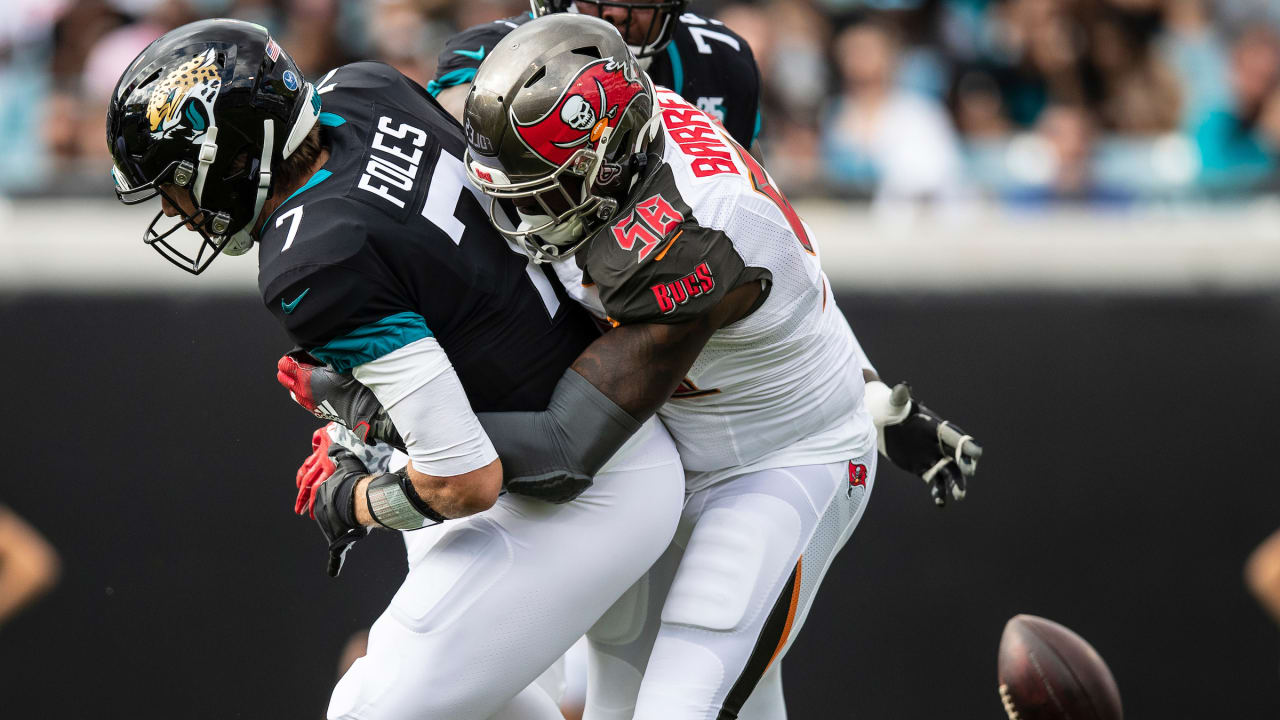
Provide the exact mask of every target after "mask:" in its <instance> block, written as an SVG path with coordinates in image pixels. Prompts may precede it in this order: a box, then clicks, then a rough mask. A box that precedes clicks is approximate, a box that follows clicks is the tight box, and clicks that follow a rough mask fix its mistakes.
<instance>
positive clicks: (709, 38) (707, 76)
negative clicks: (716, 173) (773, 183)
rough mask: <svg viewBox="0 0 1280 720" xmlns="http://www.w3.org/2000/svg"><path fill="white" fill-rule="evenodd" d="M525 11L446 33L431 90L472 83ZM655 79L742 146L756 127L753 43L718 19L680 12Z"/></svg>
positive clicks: (654, 67) (657, 60)
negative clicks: (714, 120) (717, 123)
mask: <svg viewBox="0 0 1280 720" xmlns="http://www.w3.org/2000/svg"><path fill="white" fill-rule="evenodd" d="M530 19H531V18H530V17H529V15H528V14H527V13H526V14H524V15H518V16H516V17H511V18H507V19H505V20H497V21H495V22H491V23H485V24H483V25H476V26H475V27H472V28H468V29H466V30H463V31H462V32H460V33H458V34H457V35H454V36H453V37H451V38H449V40H448V42H446V43H445V46H444V50H442V51H440V57H439V59H438V60H437V61H436V78H435V80H432V81H431V83H430V84H428V85H427V89H428V90H429V91H430V92H431V94H432V95H437V94H439V92H440V91H441V90H443V89H444V88H447V87H452V86H454V85H461V84H463V83H469V82H471V81H472V80H473V79H474V78H475V76H476V69H477V68H479V67H480V62H481V61H482V60H483V59H484V56H485V54H486V53H488V52H490V51H492V50H493V47H494V46H495V45H497V44H498V41H499V40H501V39H502V38H504V37H506V36H507V33H509V32H511V31H512V30H514V29H515V28H517V27H519V26H521V25H523V24H524V23H527V22H529V20H530ZM647 72H648V73H649V77H650V78H651V79H652V80H653V82H654V83H656V84H658V85H661V86H663V87H666V88H670V89H672V90H674V91H676V93H678V94H680V95H683V96H684V98H685V99H686V100H688V101H689V103H690V104H692V105H694V106H696V107H697V108H698V109H699V110H702V111H704V112H706V113H708V114H710V115H712V116H714V117H716V118H718V119H719V120H720V122H721V124H723V125H724V127H725V129H726V130H728V131H729V134H730V135H733V139H734V140H737V141H738V143H740V144H741V145H742V146H743V147H747V148H749V147H751V144H752V143H753V142H755V139H756V135H758V134H759V132H760V112H759V106H760V70H759V69H758V68H757V67H756V60H755V57H754V56H753V55H752V54H751V47H750V46H749V45H747V41H746V40H743V39H742V38H741V37H739V36H738V35H737V34H735V33H734V32H733V31H732V30H730V29H729V28H727V27H725V26H724V23H722V22H720V21H719V20H712V19H710V18H705V17H702V16H701V15H695V14H693V13H684V14H683V15H681V16H680V17H679V18H678V21H677V22H676V27H675V30H674V32H673V34H672V38H671V42H670V44H668V45H667V47H666V50H664V51H662V52H660V53H658V54H657V55H655V56H654V57H653V62H652V63H651V64H650V65H649V68H648V70H647Z"/></svg>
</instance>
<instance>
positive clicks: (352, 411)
mask: <svg viewBox="0 0 1280 720" xmlns="http://www.w3.org/2000/svg"><path fill="white" fill-rule="evenodd" d="M309 360H310V358H307V357H301V358H299V357H295V355H293V354H290V355H285V356H284V357H282V358H280V361H279V362H278V363H276V380H277V381H279V383H280V384H281V385H283V386H284V387H285V389H287V390H288V391H289V396H290V397H292V398H293V400H294V402H296V403H298V404H299V405H301V406H302V407H304V408H306V409H307V410H309V411H310V412H311V414H312V415H315V416H316V417H318V418H320V419H321V420H330V421H337V422H338V423H340V424H341V425H342V426H344V427H347V428H349V429H350V430H351V431H352V432H354V433H355V434H356V436H357V437H359V438H360V439H361V440H362V441H364V442H365V443H366V444H368V445H377V444H378V443H379V442H385V443H387V444H388V445H390V446H392V447H395V448H399V449H401V450H403V449H404V440H402V439H401V438H400V433H399V432H398V431H397V430H396V427H395V425H394V424H392V422H391V418H390V416H388V415H387V411H386V410H384V409H383V407H382V404H381V403H379V402H378V398H377V397H376V396H375V395H374V394H373V391H372V390H370V389H369V388H367V387H365V386H364V385H361V384H360V383H359V382H358V381H357V380H356V379H355V378H354V377H351V376H350V375H344V374H342V373H339V372H336V371H334V370H332V369H330V368H327V367H325V366H323V365H313V364H311V362H309Z"/></svg>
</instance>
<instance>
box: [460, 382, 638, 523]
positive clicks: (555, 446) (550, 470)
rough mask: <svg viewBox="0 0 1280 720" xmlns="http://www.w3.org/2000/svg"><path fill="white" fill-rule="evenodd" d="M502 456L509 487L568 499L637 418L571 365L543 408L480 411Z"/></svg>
mask: <svg viewBox="0 0 1280 720" xmlns="http://www.w3.org/2000/svg"><path fill="white" fill-rule="evenodd" d="M477 417H479V418H480V424H481V425H483V426H484V430H485V432H486V433H488V435H489V440H490V441H491V442H492V443H493V447H494V449H495V450H497V451H498V457H499V458H501V459H502V470H503V485H504V486H505V487H506V489H507V491H508V492H512V493H516V494H519V495H528V496H531V497H536V498H539V499H541V500H546V501H548V502H555V503H562V502H568V501H570V500H572V499H574V498H575V497H577V496H578V495H579V494H581V493H582V491H584V490H586V489H587V488H589V487H591V483H592V478H594V477H595V475H596V473H597V472H599V471H600V468H602V467H604V464H605V463H606V462H608V461H609V458H611V457H613V454H614V453H615V452H617V451H618V448H620V447H622V446H623V445H624V444H625V443H626V442H627V440H628V439H630V438H631V436H632V435H634V434H635V432H636V431H637V430H639V429H640V425H641V423H640V422H639V421H638V420H636V419H635V418H633V417H631V415H630V414H628V413H627V411H625V410H623V409H622V408H620V407H618V406H617V405H616V404H615V403H614V402H613V401H612V400H610V399H609V398H608V397H607V396H605V394H604V393H602V392H600V391H599V390H597V389H596V387H595V386H594V385H592V384H591V383H589V382H587V379H586V378H584V377H582V376H581V375H579V374H578V373H577V371H575V370H572V369H569V370H565V373H564V375H563V376H561V378H560V382H559V383H557V384H556V389H555V390H554V391H553V392H552V394H551V400H550V402H549V403H548V405H547V409H546V410H544V411H542V412H504V413H478V414H477Z"/></svg>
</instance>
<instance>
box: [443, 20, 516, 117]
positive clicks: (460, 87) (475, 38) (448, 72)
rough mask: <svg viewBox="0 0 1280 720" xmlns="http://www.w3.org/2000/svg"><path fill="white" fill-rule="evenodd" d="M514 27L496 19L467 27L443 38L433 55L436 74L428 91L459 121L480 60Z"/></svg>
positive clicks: (507, 22)
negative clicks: (446, 38)
mask: <svg viewBox="0 0 1280 720" xmlns="http://www.w3.org/2000/svg"><path fill="white" fill-rule="evenodd" d="M514 28H515V25H514V24H513V23H510V21H502V20H499V21H497V22H490V23H484V24H481V25H476V26H474V27H470V28H467V29H466V30H463V31H462V32H460V33H458V34H456V35H454V36H452V37H450V38H449V39H448V40H447V41H445V45H444V48H443V49H442V50H440V55H439V57H437V58H436V76H435V78H433V79H432V80H431V82H429V83H427V92H429V93H431V95H432V96H433V97H435V99H436V102H438V103H440V106H441V107H443V108H444V109H445V111H446V112H448V113H449V114H450V115H452V116H453V117H454V119H455V120H457V121H458V122H462V108H463V106H464V105H465V104H466V101H467V93H468V92H470V91H471V81H472V80H473V79H474V78H475V76H476V70H477V69H478V68H479V67H480V63H481V62H482V61H483V60H484V57H485V55H486V54H487V53H488V52H489V51H491V50H493V47H494V46H495V45H497V44H498V41H499V40H501V39H502V38H503V37H506V35H507V33H509V32H511V31H512V30H513V29H514Z"/></svg>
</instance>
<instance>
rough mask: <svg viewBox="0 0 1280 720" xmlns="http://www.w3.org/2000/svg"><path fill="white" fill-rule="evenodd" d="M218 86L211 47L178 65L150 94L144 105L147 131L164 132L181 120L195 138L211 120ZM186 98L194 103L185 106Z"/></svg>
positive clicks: (214, 57) (219, 83)
mask: <svg viewBox="0 0 1280 720" xmlns="http://www.w3.org/2000/svg"><path fill="white" fill-rule="evenodd" d="M221 85H222V79H221V77H220V76H219V70H218V63H217V55H216V54H215V53H214V49H213V48H209V49H208V50H206V51H204V52H203V53H201V54H199V55H197V56H195V57H194V58H191V59H190V60H188V61H186V62H184V63H182V64H181V65H179V66H178V67H177V68H175V69H174V70H173V71H172V72H170V73H169V74H168V75H166V76H165V77H164V79H163V80H161V81H160V82H159V83H157V84H156V87H155V89H153V90H152V91H151V97H150V98H149V99H148V102H147V121H148V122H149V123H150V125H151V132H153V133H154V132H168V131H169V130H171V129H173V128H174V127H176V126H177V125H178V124H179V123H180V122H181V121H182V120H183V118H185V119H186V120H187V122H188V123H189V124H190V125H191V129H192V130H193V131H194V132H195V133H196V134H197V135H198V134H200V133H202V132H204V131H205V130H206V129H207V128H208V126H209V122H210V119H211V118H212V117H213V112H212V111H213V99H214V98H215V97H217V95H218V88H219V87H220V86H221ZM188 98H193V99H194V100H196V101H198V102H193V103H190V104H188V103H187V99H188ZM184 108H185V112H183V110H184Z"/></svg>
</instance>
